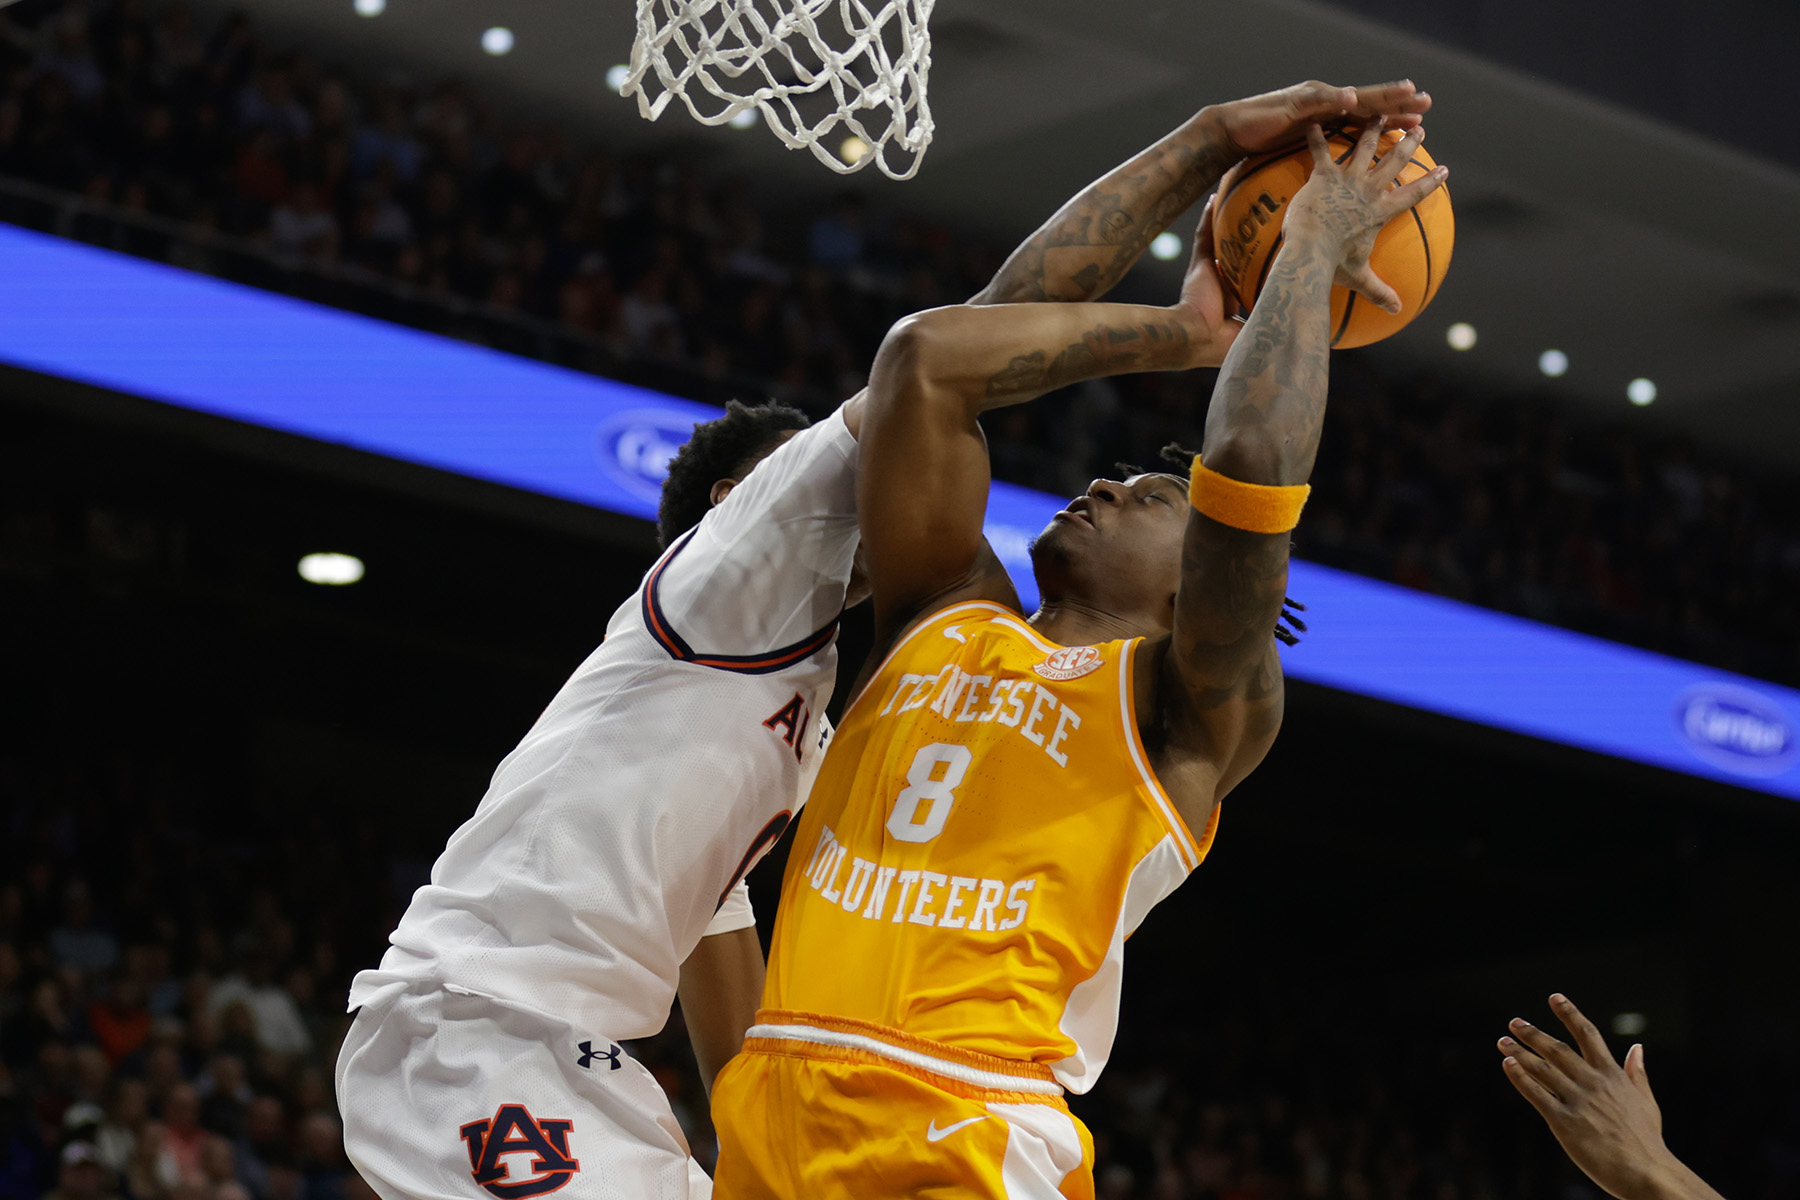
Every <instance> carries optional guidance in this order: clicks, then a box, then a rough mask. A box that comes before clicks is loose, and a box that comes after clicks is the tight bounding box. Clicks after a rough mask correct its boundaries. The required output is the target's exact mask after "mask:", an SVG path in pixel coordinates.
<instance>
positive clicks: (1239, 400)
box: [1206, 238, 1335, 484]
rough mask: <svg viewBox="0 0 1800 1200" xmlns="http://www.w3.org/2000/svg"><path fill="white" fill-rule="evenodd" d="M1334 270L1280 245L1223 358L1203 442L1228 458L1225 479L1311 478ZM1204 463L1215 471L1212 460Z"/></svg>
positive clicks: (1315, 256)
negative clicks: (1247, 317)
mask: <svg viewBox="0 0 1800 1200" xmlns="http://www.w3.org/2000/svg"><path fill="white" fill-rule="evenodd" d="M1334 271H1335V268H1334V266H1333V264H1332V262H1331V260H1330V259H1329V258H1328V257H1327V256H1326V255H1325V254H1324V253H1322V252H1321V251H1320V250H1319V249H1318V248H1317V247H1316V246H1315V245H1314V244H1313V243H1312V242H1311V241H1309V240H1308V239H1305V238H1296V239H1293V240H1290V241H1289V242H1287V243H1286V244H1284V245H1283V246H1282V248H1281V251H1280V253H1279V255H1278V256H1277V258H1276V260H1275V265H1274V267H1273V268H1272V269H1271V270H1270V272H1269V278H1268V281H1267V282H1266V283H1265V284H1264V285H1263V291H1262V294H1261V296H1259V297H1258V299H1257V304H1256V308H1255V310H1254V311H1253V312H1252V313H1251V315H1250V320H1249V322H1248V323H1247V324H1246V325H1245V326H1244V330H1243V332H1242V333H1240V334H1239V335H1238V339H1237V342H1236V343H1235V344H1234V345H1233V346H1232V348H1231V351H1230V353H1229V354H1227V355H1226V357H1225V363H1224V366H1223V367H1222V368H1221V370H1220V374H1219V384H1218V388H1217V390H1216V391H1215V392H1214V395H1213V401H1212V406H1211V407H1210V408H1209V409H1208V410H1207V414H1206V440H1207V445H1208V447H1209V449H1210V448H1212V447H1219V448H1220V452H1221V453H1229V454H1231V455H1232V456H1233V459H1234V461H1233V462H1232V463H1231V464H1230V467H1231V469H1228V470H1227V471H1226V473H1227V474H1230V475H1232V476H1233V477H1234V478H1237V479H1241V480H1242V481H1243V482H1245V483H1262V484H1294V483H1304V482H1305V481H1306V478H1307V476H1308V475H1310V474H1312V463H1313V458H1314V456H1315V455H1316V454H1317V452H1318V447H1319V435H1320V433H1321V431H1322V429H1323V427H1324V419H1325V393H1326V382H1327V379H1328V377H1329V356H1330V353H1331V322H1330V307H1329V304H1328V303H1327V300H1328V297H1329V295H1330V291H1331V281H1332V276H1333V273H1334ZM1207 462H1208V464H1209V465H1214V466H1215V469H1217V466H1218V464H1215V463H1214V455H1212V454H1209V455H1208V456H1207ZM1265 476H1266V477H1265Z"/></svg>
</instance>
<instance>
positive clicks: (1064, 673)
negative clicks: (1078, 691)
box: [1031, 646, 1101, 679]
mask: <svg viewBox="0 0 1800 1200" xmlns="http://www.w3.org/2000/svg"><path fill="white" fill-rule="evenodd" d="M1100 661H1101V660H1100V651H1098V650H1096V649H1094V648H1093V647H1092V646H1064V647H1063V648H1062V649H1061V650H1058V651H1057V652H1056V653H1054V654H1052V655H1051V656H1050V657H1049V658H1046V659H1045V660H1044V661H1043V662H1041V663H1039V664H1037V666H1035V667H1033V668H1031V669H1032V670H1033V671H1036V672H1037V673H1038V674H1039V675H1042V676H1043V677H1044V678H1045V679H1080V678H1081V677H1082V676H1083V675H1092V674H1093V673H1094V672H1095V671H1098V670H1099V669H1100Z"/></svg>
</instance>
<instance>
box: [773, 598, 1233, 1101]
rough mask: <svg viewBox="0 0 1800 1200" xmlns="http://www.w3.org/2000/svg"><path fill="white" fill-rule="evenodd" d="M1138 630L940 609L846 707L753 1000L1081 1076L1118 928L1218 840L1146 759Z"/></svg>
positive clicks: (1104, 1042) (1115, 969)
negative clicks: (1078, 637)
mask: <svg viewBox="0 0 1800 1200" xmlns="http://www.w3.org/2000/svg"><path fill="white" fill-rule="evenodd" d="M1136 646H1137V639H1131V640H1125V641H1116V642H1108V643H1105V644H1102V645H1097V646H1073V647H1065V646H1058V645H1056V644H1054V643H1052V642H1049V641H1046V640H1045V639H1043V638H1042V637H1040V636H1039V635H1038V634H1037V633H1036V632H1035V631H1034V630H1033V629H1032V628H1031V627H1030V626H1029V625H1028V624H1027V623H1026V622H1025V620H1024V618H1023V617H1021V616H1020V615H1019V614H1018V613H1016V612H1013V611H1011V610H1010V609H1006V608H1002V607H1000V606H999V605H994V604H989V603H985V602H972V603H965V604H958V605H954V606H951V607H949V608H946V609H944V610H942V611H940V612H938V613H936V614H934V615H932V616H931V617H929V618H928V619H926V620H925V621H923V622H921V623H920V624H919V625H918V626H916V627H915V628H914V629H913V630H911V631H910V632H909V633H908V634H907V635H906V636H905V637H904V638H903V639H902V640H901V641H900V643H899V644H898V645H897V646H895V648H894V649H893V650H892V651H891V652H890V653H889V655H888V657H887V659H886V661H885V662H883V664H882V665H881V667H880V668H879V669H878V670H877V672H876V674H875V676H874V677H873V678H872V679H871V680H870V682H869V684H868V687H867V688H866V689H865V690H864V692H863V693H862V695H861V696H859V697H858V698H857V700H856V701H855V703H854V704H853V705H852V706H851V708H850V710H849V712H847V713H846V714H845V717H844V720H843V722H842V724H841V726H840V727H839V729H838V731H837V734H836V737H835V739H834V741H833V744H832V747H831V750H830V752H829V754H828V755H827V756H826V759H825V762H824V764H823V766H822V767H821V768H820V772H819V777H818V780H817V782H816V783H815V784H814V786H813V790H812V796H811V799H810V800H809V802H808V803H807V805H806V807H805V808H804V809H803V810H802V815H801V818H800V821H799V827H798V830H797V832H796V835H795V843H794V848H793V850H792V852H791V855H790V858H789V863H788V870H787V875H786V878H785V879H784V881H783V885H782V895H781V907H780V909H779V911H778V914H777V917H776V922H775V935H774V944H773V948H772V950H771V953H770V959H769V972H768V982H767V985H766V987H765V989H764V993H763V1006H764V1009H765V1010H766V1012H765V1014H764V1015H763V1016H762V1017H759V1020H762V1021H770V1020H774V1021H776V1022H777V1023H787V1022H792V1021H798V1022H800V1023H802V1024H806V1023H809V1022H810V1023H818V1021H819V1020H820V1019H824V1020H830V1019H840V1020H842V1019H847V1020H849V1021H853V1022H865V1023H868V1024H870V1025H872V1026H874V1027H877V1028H878V1029H885V1030H891V1031H895V1032H896V1033H897V1034H899V1035H903V1037H904V1038H907V1039H918V1040H919V1042H920V1043H922V1044H924V1045H926V1046H928V1047H929V1046H931V1045H936V1046H939V1047H942V1048H945V1049H946V1050H953V1051H956V1052H960V1053H959V1054H956V1055H952V1057H961V1056H964V1055H978V1056H991V1057H993V1058H997V1059H1002V1060H1008V1061H1010V1062H1015V1063H1021V1064H1025V1063H1029V1064H1033V1066H1032V1067H1031V1068H1028V1069H1030V1070H1031V1071H1032V1073H1033V1074H1034V1075H1035V1074H1040V1073H1041V1074H1042V1075H1044V1076H1048V1077H1050V1078H1053V1079H1054V1081H1055V1082H1056V1083H1058V1084H1060V1085H1061V1086H1062V1087H1065V1088H1068V1089H1069V1090H1071V1091H1076V1092H1083V1091H1086V1090H1087V1089H1088V1088H1089V1087H1090V1086H1092V1084H1093V1082H1094V1080H1095V1079H1096V1078H1097V1077H1098V1075H1099V1073H1100V1071H1101V1069H1102V1068H1103V1067H1104V1066H1105V1063H1106V1059H1107V1057H1108V1056H1109V1054H1110V1053H1111V1049H1112V1043H1113V1038H1114V1034H1115V1032H1116V1030H1117V1025H1118V1003H1119V984H1120V980H1121V976H1122V970H1123V951H1124V942H1125V939H1126V937H1128V936H1129V935H1130V934H1131V932H1132V931H1133V930H1135V929H1136V928H1137V926H1138V924H1139V923H1140V922H1141V921H1142V920H1143V918H1144V916H1145V914H1146V913H1148V912H1149V910H1150V908H1151V907H1152V906H1154V905H1155V904H1156V903H1157V902H1158V901H1160V900H1161V899H1162V898H1163V897H1164V896H1166V895H1168V894H1169V893H1170V892H1171V891H1173V890H1174V889H1175V888H1176V887H1177V886H1178V885H1179V884H1180V883H1181V882H1182V881H1183V880H1184V879H1185V878H1186V877H1187V875H1188V873H1189V872H1190V871H1192V870H1193V869H1194V868H1195V867H1196V866H1198V865H1199V863H1200V861H1201V860H1202V859H1203V858H1204V857H1205V855H1206V851H1207V849H1208V847H1209V846H1210V845H1211V842H1212V837H1213V832H1214V829H1215V827H1216V825H1217V820H1218V813H1217V811H1216V810H1215V811H1214V814H1213V818H1212V820H1211V822H1209V824H1208V826H1207V828H1206V829H1205V830H1204V831H1203V832H1202V834H1201V836H1200V837H1199V838H1196V837H1194V836H1193V835H1192V834H1191V833H1190V832H1189V830H1188V829H1187V827H1186V825H1185V824H1184V823H1183V822H1182V819H1181V817H1180V815H1179V814H1178V813H1177V812H1176V810H1175V807H1174V805H1173V804H1171V803H1170V801H1169V798H1168V796H1167V795H1166V794H1165V793H1164V792H1163V790H1162V788H1161V786H1160V785H1159V784H1158V783H1157V781H1156V778H1155V776H1154V775H1153V774H1152V773H1151V770H1150V766H1149V762H1148V758H1147V756H1146V755H1145V753H1144V747H1143V744H1142V742H1141V741H1140V739H1139V738H1138V733H1137V724H1136V720H1135V718H1134V713H1133V707H1132V661H1133V651H1134V650H1135V648H1136Z"/></svg>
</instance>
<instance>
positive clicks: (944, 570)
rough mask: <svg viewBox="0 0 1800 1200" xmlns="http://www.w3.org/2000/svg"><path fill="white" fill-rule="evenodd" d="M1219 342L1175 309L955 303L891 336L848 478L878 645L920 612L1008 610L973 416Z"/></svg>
mask: <svg viewBox="0 0 1800 1200" xmlns="http://www.w3.org/2000/svg"><path fill="white" fill-rule="evenodd" d="M1220 336H1221V335H1220V331H1219V330H1218V329H1216V328H1214V327H1213V326H1212V325H1210V324H1209V323H1208V321H1207V320H1206V319H1205V318H1204V317H1201V316H1197V315H1196V314H1195V312H1194V311H1193V310H1191V309H1190V308H1187V307H1184V306H1182V305H1175V306H1171V307H1169V308H1156V307H1151V306H1144V305H1131V304H1002V305H992V306H988V307H973V306H969V305H955V306H952V307H949V308H939V309H932V310H930V311H928V312H923V313H918V314H916V315H914V316H911V317H908V318H907V319H905V320H904V321H901V322H900V323H899V324H897V325H896V326H894V328H893V329H892V330H890V331H889V332H888V336H887V337H886V338H885V339H884V340H883V342H882V345H881V350H880V351H879V352H878V353H877V354H876V356H875V365H874V368H873V370H872V371H871V372H870V379H869V391H868V395H867V398H866V401H865V408H864V410H863V418H862V430H861V434H860V441H861V443H862V458H861V467H860V469H859V471H858V479H857V511H858V519H859V521H860V522H861V526H862V534H863V556H864V562H865V565H866V567H867V570H868V574H869V581H870V584H871V585H872V587H873V589H874V605H875V624H876V629H877V637H878V638H879V637H883V636H886V635H887V634H891V633H895V632H898V630H899V629H901V628H903V627H904V625H905V623H906V622H907V621H909V620H910V619H911V618H912V617H913V616H914V615H916V614H917V613H919V612H921V611H924V609H925V608H926V606H927V605H934V604H942V603H950V602H954V601H956V600H964V599H992V600H996V601H999V602H1002V603H1005V602H1012V603H1016V596H1015V595H1014V594H1013V593H1012V592H1011V591H1010V585H1008V584H1006V581H1005V572H1004V571H998V570H997V568H995V567H994V565H993V564H994V560H993V556H992V554H991V552H989V551H987V550H986V547H985V543H984V541H983V538H982V522H983V518H984V516H985V514H986V511H987V495H988V485H989V483H990V479H991V476H990V470H989V463H988V451H987V441H986V439H985V438H984V437H983V435H982V432H981V426H980V424H979V421H978V418H979V417H980V415H981V414H982V413H983V412H985V411H987V410H988V409H992V408H999V407H1002V406H1005V405H1010V404H1020V403H1023V402H1025V401H1027V400H1030V399H1032V398H1033V397H1035V396H1039V395H1042V394H1043V393H1045V392H1047V391H1050V390H1053V389H1055V388H1058V387H1062V386H1065V385H1067V384H1070V383H1076V382H1079V381H1081V380H1084V379H1093V378H1096V377H1098V376H1102V375H1118V374H1123V373H1126V372H1132V371H1167V370H1181V369H1185V368H1188V367H1193V366H1200V365H1204V364H1208V363H1213V364H1216V363H1217V362H1218V361H1219V360H1220V358H1221V357H1222V353H1221V350H1220V345H1221V343H1220V341H1219V338H1220Z"/></svg>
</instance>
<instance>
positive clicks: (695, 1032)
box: [677, 925, 764, 1094]
mask: <svg viewBox="0 0 1800 1200" xmlns="http://www.w3.org/2000/svg"><path fill="white" fill-rule="evenodd" d="M763 970H764V968H763V952H762V942H761V941H760V940H758V938H757V936H756V927H755V926H754V925H751V926H749V927H747V928H744V929H734V930H732V931H731V932H730V933H715V934H713V935H712V936H710V937H703V938H701V939H700V944H699V945H697V946H695V947H694V952H693V953H692V954H690V955H688V958H687V961H686V962H684V963H682V964H681V981H680V983H679V985H678V989H677V992H678V995H679V996H680V997H681V1015H682V1019H683V1020H684V1021H685V1022H686V1023H687V1030H688V1039H689V1040H690V1041H692V1042H693V1044H694V1059H695V1061H696V1062H697V1063H698V1064H699V1067H700V1079H701V1081H702V1082H704V1083H705V1084H706V1090H707V1092H708V1093H709V1094H710V1093H711V1091H712V1085H713V1079H714V1078H716V1077H717V1076H718V1074H719V1072H720V1071H722V1070H723V1069H724V1068H725V1064H726V1063H728V1062H730V1061H731V1058H732V1056H733V1055H735V1054H736V1053H737V1052H738V1051H739V1050H740V1049H742V1047H743V1045H744V1031H745V1030H747V1029H749V1028H750V1026H751V1025H752V1024H754V1023H755V1020H756V1006H757V1004H758V1003H759V1002H760V1001H761V999H762V989H763Z"/></svg>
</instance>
